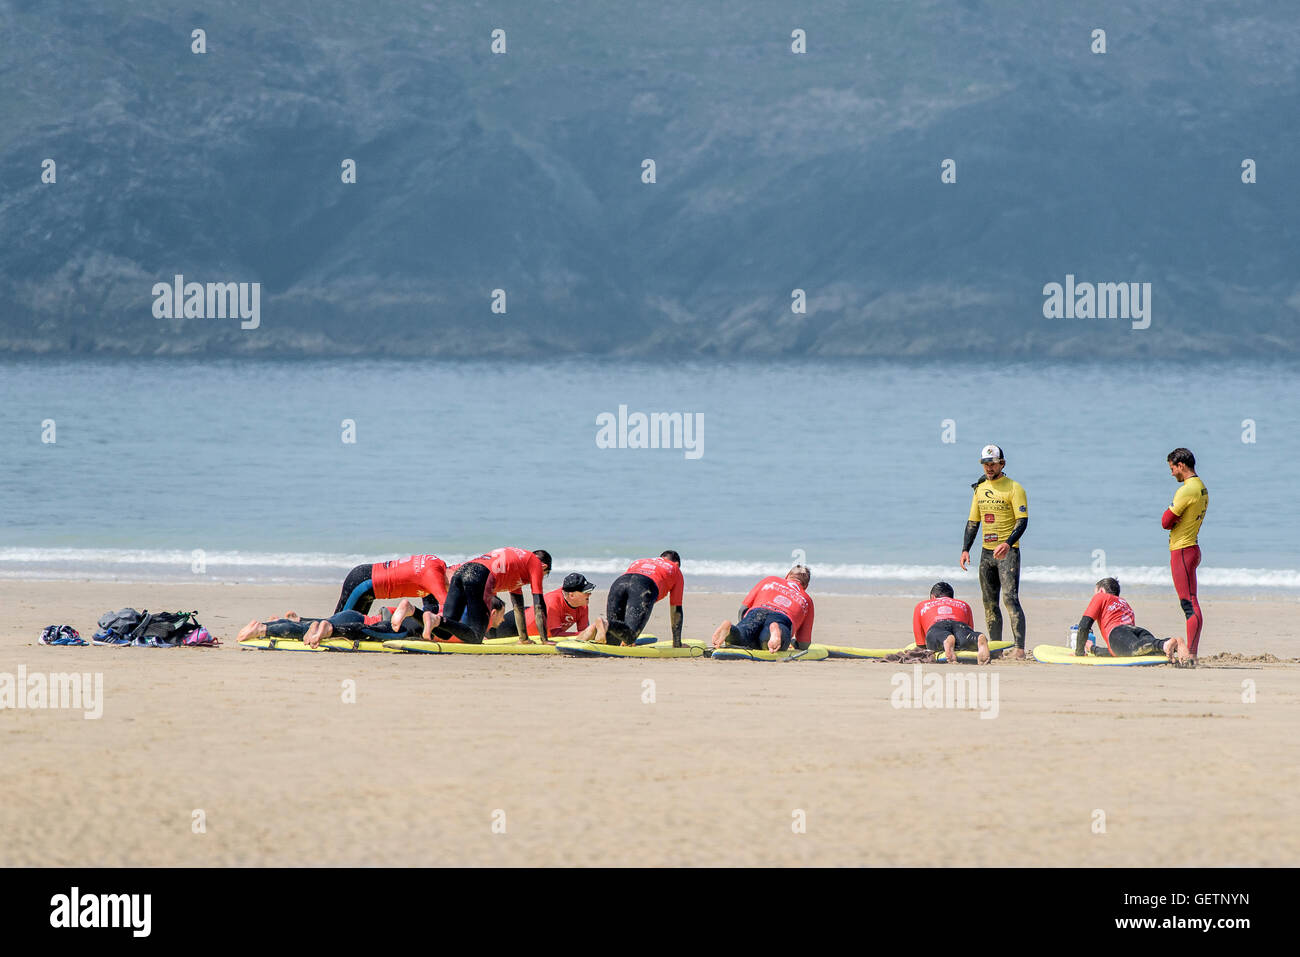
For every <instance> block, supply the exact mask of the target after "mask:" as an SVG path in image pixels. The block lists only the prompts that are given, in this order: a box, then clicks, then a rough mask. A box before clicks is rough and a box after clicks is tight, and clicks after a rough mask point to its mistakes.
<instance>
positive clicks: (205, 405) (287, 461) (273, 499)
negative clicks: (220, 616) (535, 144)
mask: <svg viewBox="0 0 1300 957" xmlns="http://www.w3.org/2000/svg"><path fill="white" fill-rule="evenodd" d="M1296 372H1297V369H1296V368H1295V367H1294V365H1288V364H1284V363H1270V362H1254V363H1238V364H1231V365H1209V364H1206V365H1187V364H1181V365H1176V364H1172V363H1161V364H1145V363H1139V362H1127V363H1118V364H1087V363H1078V362H1069V363H1059V364H1033V365H1014V364H1013V365H1005V366H999V367H996V368H994V367H991V366H989V365H987V364H982V363H978V364H977V363H966V362H953V361H944V362H853V363H849V362H842V363H841V362H814V361H800V362H790V363H783V362H767V361H754V362H748V361H746V362H727V363H720V362H701V361H692V362H680V363H671V362H665V363H636V362H628V361H624V360H618V361H613V360H609V359H603V358H592V359H580V358H574V359H556V360H554V361H546V362H519V363H510V362H502V361H492V362H443V361H433V360H430V361H427V362H418V361H400V360H399V361H393V360H382V361H381V360H375V361H320V360H294V361H271V360H232V359H223V360H217V361H212V360H178V359H130V360H128V359H120V360H100V359H59V360H12V359H11V360H6V361H3V362H0V399H2V400H3V404H2V405H0V408H2V409H3V418H2V419H0V421H2V422H3V426H2V428H3V436H4V440H5V443H4V448H5V454H4V456H3V457H2V458H0V503H2V504H0V576H5V577H54V578H65V577H66V578H103V579H132V580H173V579H175V580H183V579H186V578H190V577H193V576H196V575H203V576H206V578H207V579H208V580H217V581H272V580H276V581H321V582H325V581H336V580H337V579H338V578H339V575H340V572H341V570H346V568H348V567H350V566H351V565H352V564H354V563H356V562H360V561H374V560H379V559H382V558H391V557H400V556H403V555H408V554H412V553H417V552H426V551H429V552H435V553H437V554H440V555H443V556H447V557H451V558H464V557H469V556H472V555H475V554H478V553H480V552H482V551H485V550H488V549H491V548H494V547H497V546H500V545H505V544H513V545H520V546H523V547H526V548H547V549H549V550H550V551H551V552H552V554H553V555H554V556H555V558H556V571H561V570H567V569H571V568H577V569H580V570H583V571H585V572H587V573H588V574H590V575H592V576H593V577H595V579H596V580H597V581H598V582H600V583H602V584H604V583H607V582H608V581H609V580H610V579H611V578H612V577H613V576H614V575H616V574H618V573H619V572H621V571H622V570H623V568H624V567H626V563H627V561H628V560H629V559H631V558H635V557H640V556H644V555H657V554H658V553H659V552H660V551H662V550H663V549H665V548H674V549H677V550H678V551H679V552H681V553H682V555H683V558H684V561H685V570H686V572H687V574H688V579H690V580H691V583H692V584H693V585H696V586H698V585H705V586H709V585H712V586H716V587H719V588H722V587H726V588H732V587H747V586H748V584H749V583H750V581H751V580H752V579H753V578H754V577H755V576H757V575H760V574H765V573H769V572H783V571H784V570H785V568H787V567H788V566H789V565H790V563H791V562H792V561H795V560H802V561H805V562H806V563H807V564H809V565H811V566H812V568H813V574H814V590H817V588H818V587H819V586H820V587H821V588H822V590H833V591H845V592H855V591H868V592H882V591H883V592H897V593H899V594H911V593H912V592H913V591H915V588H916V585H917V583H924V582H926V581H933V580H934V579H935V578H938V577H946V578H948V579H949V580H951V581H953V582H954V583H962V584H959V588H964V589H965V590H966V591H969V590H971V589H972V588H974V587H976V586H975V579H974V575H973V573H972V572H966V573H962V572H960V571H958V570H957V559H958V554H959V552H960V546H961V540H962V533H963V530H964V528H965V523H966V519H967V513H968V510H969V507H970V500H971V487H970V486H971V483H972V482H973V481H975V480H976V479H977V478H978V477H979V476H980V474H981V472H980V467H979V463H978V456H979V449H980V447H981V446H983V445H984V444H986V443H994V444H997V445H1000V446H1002V447H1003V449H1004V450H1005V452H1006V455H1007V464H1006V472H1007V474H1008V475H1010V476H1011V477H1012V478H1014V479H1016V480H1017V481H1019V482H1020V483H1021V484H1023V485H1024V486H1025V488H1026V490H1027V492H1028V498H1029V518H1030V525H1029V530H1028V532H1027V534H1026V535H1025V537H1024V539H1023V551H1022V560H1023V566H1024V572H1023V580H1024V582H1025V587H1026V588H1027V589H1033V588H1042V589H1047V590H1050V591H1054V592H1059V593H1062V594H1074V593H1076V592H1078V591H1080V590H1081V589H1082V590H1083V591H1086V592H1090V591H1091V589H1090V588H1088V587H1087V586H1089V585H1091V583H1092V582H1094V581H1096V580H1097V579H1098V578H1100V577H1102V576H1103V575H1104V574H1110V575H1116V576H1118V577H1120V578H1121V581H1123V582H1124V583H1125V584H1126V585H1129V586H1139V587H1140V586H1143V585H1149V586H1151V587H1166V586H1167V584H1168V581H1169V578H1168V575H1169V573H1168V551H1167V542H1168V533H1167V532H1165V531H1164V530H1163V529H1162V528H1161V527H1160V516H1161V513H1162V512H1163V511H1164V509H1165V508H1166V507H1167V506H1168V505H1169V503H1170V500H1171V499H1172V496H1173V493H1174V490H1175V488H1176V482H1175V481H1174V479H1173V478H1172V477H1171V476H1170V475H1169V470H1168V466H1167V465H1166V463H1165V457H1166V455H1167V454H1168V452H1169V451H1170V450H1172V449H1173V448H1175V447H1177V446H1187V447H1189V448H1191V449H1192V450H1193V452H1194V453H1195V454H1196V456H1197V460H1198V469H1197V470H1198V472H1199V473H1200V475H1201V477H1202V478H1203V479H1204V480H1205V482H1206V485H1207V486H1208V487H1209V490H1210V507H1209V515H1208V517H1207V519H1206V522H1205V525H1204V528H1203V529H1202V533H1201V545H1202V548H1203V551H1204V560H1203V564H1202V570H1201V582H1202V584H1203V586H1204V587H1205V588H1208V589H1215V588H1219V589H1230V590H1233V591H1235V592H1239V593H1243V594H1261V595H1264V594H1267V595H1278V594H1280V595H1285V596H1300V556H1298V555H1297V552H1298V550H1300V549H1298V548H1297V542H1300V516H1298V512H1297V509H1296V508H1295V507H1294V504H1293V501H1294V497H1293V488H1294V484H1295V482H1294V477H1293V472H1294V470H1295V468H1296V466H1297V463H1298V462H1300V435H1298V433H1297V430H1296V428H1295V424H1294V423H1295V413H1296V411H1297V409H1300V386H1297V382H1300V377H1297V375H1296ZM638 417H640V418H638ZM674 417H675V418H674ZM651 426H653V427H651ZM651 445H654V446H659V447H638V446H651Z"/></svg>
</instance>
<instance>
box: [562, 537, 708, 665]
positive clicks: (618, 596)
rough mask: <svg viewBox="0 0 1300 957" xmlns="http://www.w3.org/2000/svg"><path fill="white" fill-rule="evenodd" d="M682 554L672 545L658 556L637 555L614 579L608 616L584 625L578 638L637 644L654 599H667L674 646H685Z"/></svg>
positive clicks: (606, 613)
mask: <svg viewBox="0 0 1300 957" xmlns="http://www.w3.org/2000/svg"><path fill="white" fill-rule="evenodd" d="M685 591H686V579H685V578H683V577H682V556H681V555H679V554H677V553H676V552H675V551H673V550H672V549H671V548H669V549H666V550H664V551H663V552H660V553H659V557H658V558H638V559H637V560H636V561H634V562H633V563H632V564H631V565H629V566H627V571H626V572H624V573H623V574H622V575H619V576H618V577H617V578H615V579H614V583H613V584H612V585H610V586H609V595H608V597H607V598H606V599H605V617H604V618H597V619H596V621H595V622H594V623H593V624H591V625H590V626H588V627H587V628H585V629H583V631H582V632H581V633H579V635H578V637H577V639H576V640H578V641H594V642H599V643H601V644H607V645H620V644H622V645H635V644H636V640H637V638H638V637H640V635H641V632H643V631H645V626H646V624H647V623H648V622H649V621H650V615H651V613H652V612H654V610H655V603H656V602H658V601H662V600H663V599H664V598H667V599H668V607H669V619H670V621H671V622H672V629H673V647H674V648H680V647H681V646H682V623H683V620H684V619H683V617H682V594H683V593H684V592H685Z"/></svg>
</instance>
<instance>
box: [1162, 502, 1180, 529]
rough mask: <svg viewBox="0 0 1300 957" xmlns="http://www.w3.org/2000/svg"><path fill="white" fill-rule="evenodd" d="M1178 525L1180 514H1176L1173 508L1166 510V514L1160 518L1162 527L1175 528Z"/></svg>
mask: <svg viewBox="0 0 1300 957" xmlns="http://www.w3.org/2000/svg"><path fill="white" fill-rule="evenodd" d="M1177 524H1178V513H1177V512H1175V511H1174V510H1173V508H1172V507H1171V508H1167V509H1165V514H1163V515H1161V516H1160V527H1161V528H1173V527H1174V526H1175V525H1177Z"/></svg>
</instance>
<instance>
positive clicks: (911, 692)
mask: <svg viewBox="0 0 1300 957" xmlns="http://www.w3.org/2000/svg"><path fill="white" fill-rule="evenodd" d="M889 683H890V684H891V685H893V688H894V690H893V691H892V692H890V694H889V703H890V705H892V706H893V707H895V708H957V709H970V710H978V711H979V713H980V718H981V719H984V718H996V717H997V716H998V676H997V674H990V673H989V672H987V671H984V670H981V671H980V672H979V673H978V674H961V673H959V672H955V671H951V670H949V671H946V672H945V673H944V674H939V673H938V672H937V671H931V672H930V673H929V674H926V673H925V669H923V668H922V667H921V666H920V665H913V666H912V673H911V674H908V673H907V672H906V671H898V672H895V673H894V675H893V677H892V678H890V679H889Z"/></svg>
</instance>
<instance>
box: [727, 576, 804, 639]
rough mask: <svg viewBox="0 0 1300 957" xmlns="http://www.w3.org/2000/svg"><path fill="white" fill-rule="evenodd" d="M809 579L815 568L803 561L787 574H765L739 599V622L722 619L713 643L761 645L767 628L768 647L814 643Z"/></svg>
mask: <svg viewBox="0 0 1300 957" xmlns="http://www.w3.org/2000/svg"><path fill="white" fill-rule="evenodd" d="M810 581H812V572H811V571H809V570H808V568H807V566H804V565H795V566H794V567H793V568H791V569H790V570H789V571H788V572H786V573H785V577H784V578H778V577H777V576H776V575H769V576H768V577H767V578H764V579H763V580H762V581H760V582H759V583H758V584H757V585H755V586H754V587H753V588H751V589H750V590H749V594H748V595H746V596H745V599H744V601H742V602H741V603H740V613H739V614H738V616H737V622H738V623H737V624H734V625H733V624H732V623H731V622H730V621H723V622H722V624H720V625H718V627H717V628H716V629H715V630H714V632H713V647H714V648H721V647H722V646H723V645H724V644H726V645H731V646H734V647H740V648H762V647H763V635H764V632H766V634H767V650H768V651H787V650H788V649H789V648H790V645H791V644H792V643H793V644H794V646H795V647H796V648H798V649H799V650H800V651H803V650H805V649H806V648H807V647H808V646H809V645H811V644H812V630H813V616H814V614H815V609H814V607H813V600H812V596H810V595H809V594H808V583H809V582H810Z"/></svg>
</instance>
